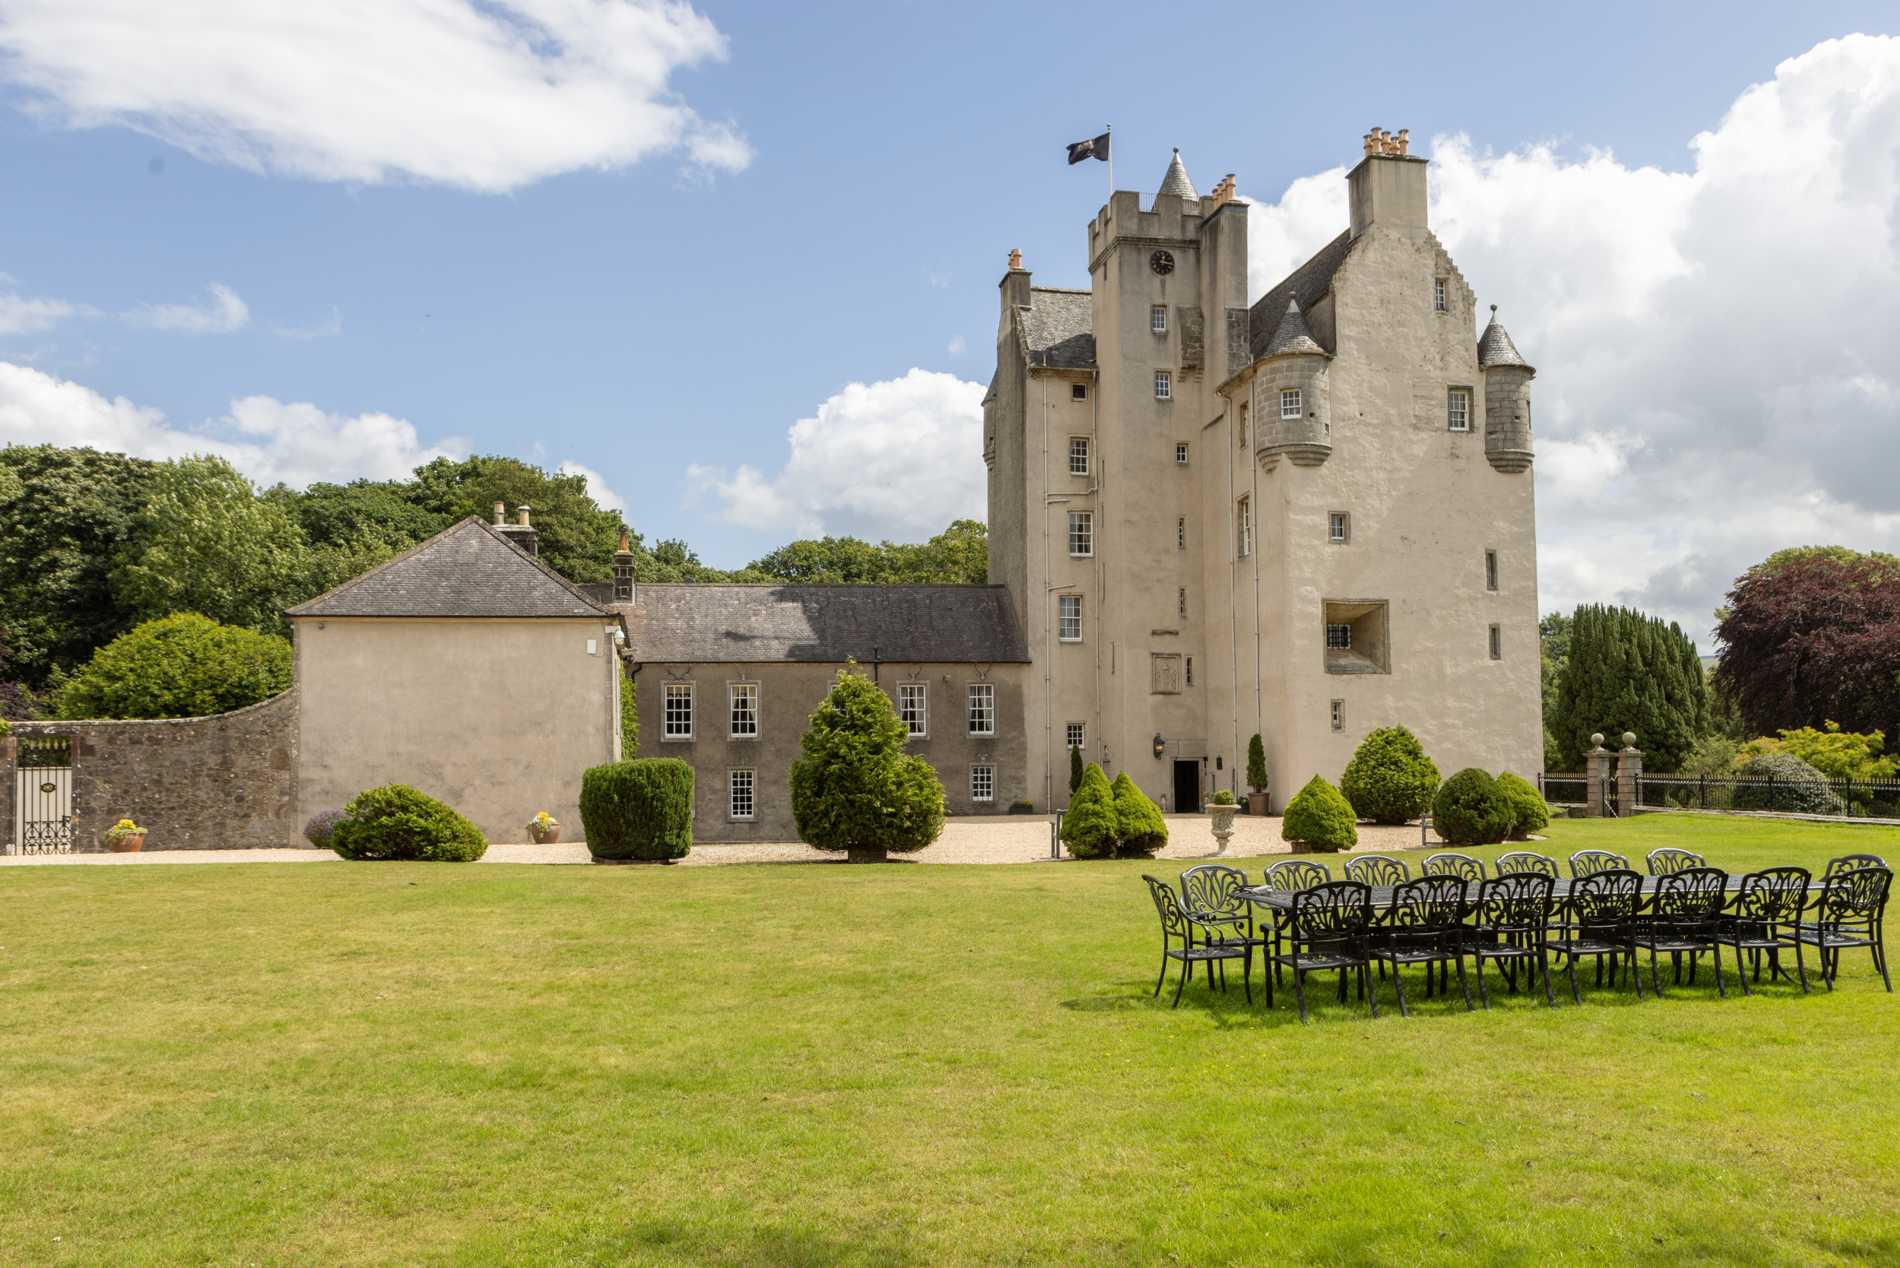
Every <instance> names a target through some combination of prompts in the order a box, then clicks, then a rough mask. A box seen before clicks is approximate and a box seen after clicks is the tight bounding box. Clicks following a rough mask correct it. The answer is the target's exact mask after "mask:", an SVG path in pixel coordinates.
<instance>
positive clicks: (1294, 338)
mask: <svg viewBox="0 0 1900 1268" xmlns="http://www.w3.org/2000/svg"><path fill="white" fill-rule="evenodd" d="M1286 352H1316V353H1318V354H1319V355H1320V356H1322V357H1323V356H1325V355H1326V349H1324V348H1322V347H1320V346H1319V344H1318V343H1317V342H1315V341H1314V339H1313V332H1312V331H1310V330H1308V329H1307V328H1306V318H1305V317H1304V316H1303V315H1301V313H1300V303H1299V301H1298V300H1294V299H1289V300H1288V301H1287V302H1286V316H1284V317H1282V318H1280V327H1279V329H1277V330H1275V331H1274V332H1273V338H1272V339H1270V340H1268V341H1267V350H1266V351H1265V352H1263V353H1261V354H1260V355H1261V356H1265V357H1277V356H1279V355H1280V354H1282V353H1286Z"/></svg>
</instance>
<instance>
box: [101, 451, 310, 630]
mask: <svg viewBox="0 0 1900 1268" xmlns="http://www.w3.org/2000/svg"><path fill="white" fill-rule="evenodd" d="M134 540H135V545H134V546H132V547H131V548H130V549H128V550H126V551H124V552H122V553H121V554H120V557H119V562H118V564H117V566H116V567H115V568H114V569H113V572H112V590H113V594H114V596H115V597H116V598H117V599H118V601H119V603H120V605H121V606H123V607H126V608H128V609H131V610H133V611H136V612H138V613H139V614H140V615H141V616H144V617H153V616H163V615H165V614H166V613H169V612H197V613H200V614H202V615H204V616H208V617H210V618H211V619H212V620H214V621H220V622H223V623H224V624H226V625H242V626H245V627H247V628H250V629H254V630H281V629H283V628H284V616H283V611H284V609H285V608H287V607H289V606H290V605H291V604H293V603H295V602H297V601H298V600H299V599H302V598H304V597H305V595H304V594H303V593H302V587H303V582H304V578H305V576H306V574H307V572H308V569H309V566H310V561H309V552H308V550H307V549H306V547H305V546H304V541H303V532H302V530H301V529H300V528H299V527H298V526H297V521H296V520H295V519H293V518H292V517H291V515H290V514H289V512H288V511H286V510H285V509H284V507H283V506H282V505H281V504H279V503H275V502H271V501H268V500H265V499H262V498H259V497H258V496H257V493H256V491H255V490H254V489H252V488H251V482H250V481H249V480H246V479H245V478H244V477H243V476H242V475H239V474H238V472H237V469H236V468H234V467H233V466H232V465H231V464H230V463H228V462H226V461H225V460H224V459H222V458H215V457H195V458H180V459H178V460H177V461H176V462H168V463H165V464H164V465H162V466H161V467H159V468H158V470H157V471H155V472H154V473H153V474H152V478H151V482H150V485H149V488H148V491H147V495H146V499H145V505H144V507H143V509H142V510H141V511H140V512H139V516H138V520H137V522H136V525H135V528H134Z"/></svg>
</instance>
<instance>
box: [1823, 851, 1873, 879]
mask: <svg viewBox="0 0 1900 1268" xmlns="http://www.w3.org/2000/svg"><path fill="white" fill-rule="evenodd" d="M1885 866H1887V860H1886V859H1883V858H1881V857H1880V856H1879V855H1878V854H1843V855H1841V856H1840V857H1839V858H1837V859H1829V860H1828V861H1827V868H1826V869H1825V870H1824V871H1823V872H1822V873H1821V879H1822V880H1824V881H1826V880H1832V879H1834V877H1835V876H1837V875H1839V874H1840V873H1842V872H1857V871H1859V870H1860V869H1861V868H1863V867H1885Z"/></svg>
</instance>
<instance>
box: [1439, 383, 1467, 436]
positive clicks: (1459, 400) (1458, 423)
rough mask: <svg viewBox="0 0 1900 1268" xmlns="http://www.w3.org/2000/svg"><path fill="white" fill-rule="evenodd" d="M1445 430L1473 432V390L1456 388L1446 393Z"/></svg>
mask: <svg viewBox="0 0 1900 1268" xmlns="http://www.w3.org/2000/svg"><path fill="white" fill-rule="evenodd" d="M1445 430H1447V431H1470V430H1471V389H1470V388H1468V387H1454V388H1452V389H1451V390H1450V391H1448V392H1446V393H1445Z"/></svg>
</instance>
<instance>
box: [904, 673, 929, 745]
mask: <svg viewBox="0 0 1900 1268" xmlns="http://www.w3.org/2000/svg"><path fill="white" fill-rule="evenodd" d="M897 716H898V717H899V718H902V719H903V722H904V730H905V732H906V733H907V734H909V735H911V736H912V737H914V738H922V737H923V736H926V735H929V734H930V684H929V683H926V682H900V683H898V684H897Z"/></svg>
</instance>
